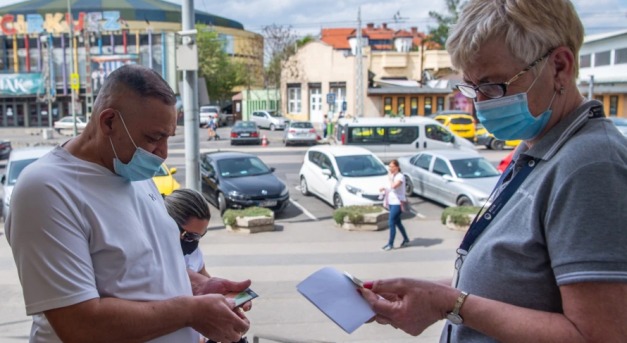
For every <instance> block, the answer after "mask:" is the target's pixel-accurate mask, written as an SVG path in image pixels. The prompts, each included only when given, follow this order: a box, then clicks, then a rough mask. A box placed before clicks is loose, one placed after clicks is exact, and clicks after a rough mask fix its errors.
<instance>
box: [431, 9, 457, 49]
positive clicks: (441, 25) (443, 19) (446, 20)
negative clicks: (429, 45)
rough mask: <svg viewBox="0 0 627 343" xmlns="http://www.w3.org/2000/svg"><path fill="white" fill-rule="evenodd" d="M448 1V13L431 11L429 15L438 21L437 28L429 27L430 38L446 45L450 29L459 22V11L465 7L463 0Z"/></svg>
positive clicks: (443, 45)
mask: <svg viewBox="0 0 627 343" xmlns="http://www.w3.org/2000/svg"><path fill="white" fill-rule="evenodd" d="M444 2H445V3H446V10H447V12H448V13H447V14H441V13H438V12H435V11H429V17H431V18H433V19H435V21H437V22H438V26H436V27H435V28H429V36H430V38H429V40H430V41H433V42H436V43H438V44H440V46H442V47H445V46H446V40H447V39H448V32H449V29H450V28H451V26H452V25H453V24H455V23H456V22H457V19H458V18H459V12H460V11H461V9H462V7H463V3H462V2H463V0H444Z"/></svg>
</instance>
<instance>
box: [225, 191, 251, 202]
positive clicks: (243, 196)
mask: <svg viewBox="0 0 627 343" xmlns="http://www.w3.org/2000/svg"><path fill="white" fill-rule="evenodd" d="M228 194H229V197H231V198H233V199H239V200H246V199H248V196H247V195H246V194H242V193H240V192H238V191H230V192H229V193H228Z"/></svg>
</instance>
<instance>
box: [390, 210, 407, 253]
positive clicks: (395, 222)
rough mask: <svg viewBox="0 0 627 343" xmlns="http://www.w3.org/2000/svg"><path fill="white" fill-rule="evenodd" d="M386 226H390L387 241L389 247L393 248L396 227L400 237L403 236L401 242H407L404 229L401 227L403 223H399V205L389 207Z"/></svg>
mask: <svg viewBox="0 0 627 343" xmlns="http://www.w3.org/2000/svg"><path fill="white" fill-rule="evenodd" d="M388 225H389V226H390V240H389V241H388V245H389V246H391V247H393V246H394V239H395V238H396V227H397V226H398V230H399V231H400V232H401V235H403V241H404V242H409V237H407V232H406V231H405V227H404V226H403V223H401V205H390V216H389V219H388Z"/></svg>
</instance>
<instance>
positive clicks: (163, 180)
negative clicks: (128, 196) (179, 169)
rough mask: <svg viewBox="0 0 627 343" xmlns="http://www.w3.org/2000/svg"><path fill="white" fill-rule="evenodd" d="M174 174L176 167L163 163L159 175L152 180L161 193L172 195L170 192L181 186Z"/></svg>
mask: <svg viewBox="0 0 627 343" xmlns="http://www.w3.org/2000/svg"><path fill="white" fill-rule="evenodd" d="M173 174H176V168H168V166H166V165H165V163H164V164H162V165H161V169H159V171H158V172H157V175H155V176H154V177H153V178H152V181H154V183H155V185H156V186H157V189H158V190H159V193H161V195H163V196H166V195H170V193H172V192H174V191H175V190H177V189H179V188H181V185H180V184H179V183H178V181H176V180H175V179H174V177H172V175H173Z"/></svg>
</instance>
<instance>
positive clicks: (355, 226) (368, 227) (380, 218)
mask: <svg viewBox="0 0 627 343" xmlns="http://www.w3.org/2000/svg"><path fill="white" fill-rule="evenodd" d="M389 215H390V213H389V212H388V211H381V212H376V213H365V214H364V215H363V217H364V218H363V220H361V221H359V222H358V223H352V222H351V221H350V218H349V217H348V216H346V217H344V220H343V223H342V224H338V226H339V227H341V228H342V229H344V230H348V231H379V230H383V229H386V228H387V227H388V218H389Z"/></svg>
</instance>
